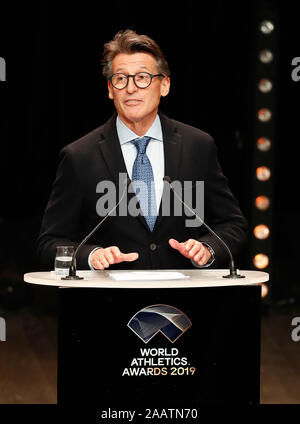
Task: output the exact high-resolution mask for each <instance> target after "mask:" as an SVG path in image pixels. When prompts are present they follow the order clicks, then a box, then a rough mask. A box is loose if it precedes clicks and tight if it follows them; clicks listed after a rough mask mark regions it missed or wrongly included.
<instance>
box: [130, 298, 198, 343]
mask: <svg viewBox="0 0 300 424" xmlns="http://www.w3.org/2000/svg"><path fill="white" fill-rule="evenodd" d="M127 325H128V327H129V328H130V329H131V330H132V331H133V332H134V333H135V334H136V335H137V336H138V337H140V338H141V339H142V340H143V342H144V343H148V342H149V340H151V339H152V337H154V336H155V334H157V333H158V332H159V331H160V332H161V333H162V334H163V335H164V336H165V337H166V338H167V339H169V340H170V342H172V343H174V342H175V341H176V340H177V339H178V338H179V337H180V336H181V335H182V334H183V333H184V332H185V331H186V330H187V329H188V328H190V326H191V325H192V323H191V321H190V320H189V318H188V317H187V316H186V315H185V314H184V313H183V312H182V311H180V310H179V309H177V308H175V307H174V306H169V305H151V306H147V307H146V308H143V309H141V310H140V311H139V312H137V313H136V314H135V315H134V316H133V317H132V318H131V319H130V321H129V322H128V324H127Z"/></svg>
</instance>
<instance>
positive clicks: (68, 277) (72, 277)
mask: <svg viewBox="0 0 300 424" xmlns="http://www.w3.org/2000/svg"><path fill="white" fill-rule="evenodd" d="M130 183H131V180H130V178H125V179H124V184H125V189H124V191H123V193H122V196H121V198H120V200H119V201H118V203H117V204H116V205H115V206H114V207H113V208H112V209H111V210H110V211H109V212H108V214H107V215H105V217H104V218H103V219H101V221H100V222H99V223H98V224H97V225H96V227H95V228H94V229H93V230H92V231H91V232H90V233H89V234H88V235H87V236H86V237H85V238H84V239H83V240H82V242H81V243H79V245H78V246H77V248H76V250H75V251H74V253H73V256H72V260H71V264H70V268H69V275H66V276H65V277H61V279H62V280H83V277H79V276H78V275H76V264H75V259H76V255H77V253H78V251H79V249H80V248H81V247H82V246H83V245H84V244H85V243H86V242H87V241H88V240H89V238H90V237H92V235H93V234H94V233H95V232H96V231H97V230H98V229H99V227H101V225H102V224H103V222H104V221H105V220H106V219H107V218H108V217H109V215H111V214H112V212H113V211H114V210H116V209H117V207H118V206H119V204H120V203H121V201H122V200H123V197H124V196H125V193H126V192H127V187H128V186H129V184H130Z"/></svg>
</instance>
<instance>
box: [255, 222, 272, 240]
mask: <svg viewBox="0 0 300 424" xmlns="http://www.w3.org/2000/svg"><path fill="white" fill-rule="evenodd" d="M253 233H254V235H255V237H256V238H258V239H259V240H265V239H266V238H268V237H269V235H270V230H269V227H268V226H267V225H264V224H260V225H256V227H255V228H254V230H253Z"/></svg>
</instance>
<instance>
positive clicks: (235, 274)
mask: <svg viewBox="0 0 300 424" xmlns="http://www.w3.org/2000/svg"><path fill="white" fill-rule="evenodd" d="M163 181H167V183H169V185H170V187H171V190H172V192H173V193H174V195H175V196H176V197H177V199H178V200H179V201H180V202H181V204H182V205H183V206H184V207H186V208H187V209H188V210H189V211H190V212H191V213H192V214H193V215H194V216H195V217H196V218H198V219H199V220H200V221H201V222H202V225H204V227H205V228H206V229H207V230H208V231H209V232H210V233H211V234H212V235H213V236H214V237H216V239H217V240H218V241H219V242H220V243H221V245H222V246H223V247H224V248H225V250H226V251H227V253H228V255H229V274H228V275H223V278H245V276H244V275H241V274H238V272H237V270H236V269H235V265H234V260H233V256H232V253H231V251H230V249H229V247H228V246H227V244H226V243H225V241H224V240H222V239H221V237H219V236H218V234H217V233H215V231H214V230H212V229H211V228H210V227H209V226H208V225H207V224H206V223H205V222H204V221H203V219H202V218H200V216H199V215H198V214H197V213H196V212H195V211H194V210H193V209H192V208H190V207H189V205H187V204H186V203H185V202H184V201H183V200H182V199H181V198H180V196H178V194H177V193H176V191H175V190H174V188H173V186H172V181H171V178H170V177H168V176H165V177H164V178H163Z"/></svg>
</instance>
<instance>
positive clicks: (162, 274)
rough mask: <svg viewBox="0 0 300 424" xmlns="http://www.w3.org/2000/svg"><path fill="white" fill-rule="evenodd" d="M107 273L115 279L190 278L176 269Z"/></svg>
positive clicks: (154, 279)
mask: <svg viewBox="0 0 300 424" xmlns="http://www.w3.org/2000/svg"><path fill="white" fill-rule="evenodd" d="M108 275H109V276H110V277H111V278H113V279H114V280H116V281H147V280H151V281H161V280H185V279H187V278H190V276H189V275H184V274H183V273H182V272H178V271H128V272H126V271H124V272H109V273H108Z"/></svg>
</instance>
